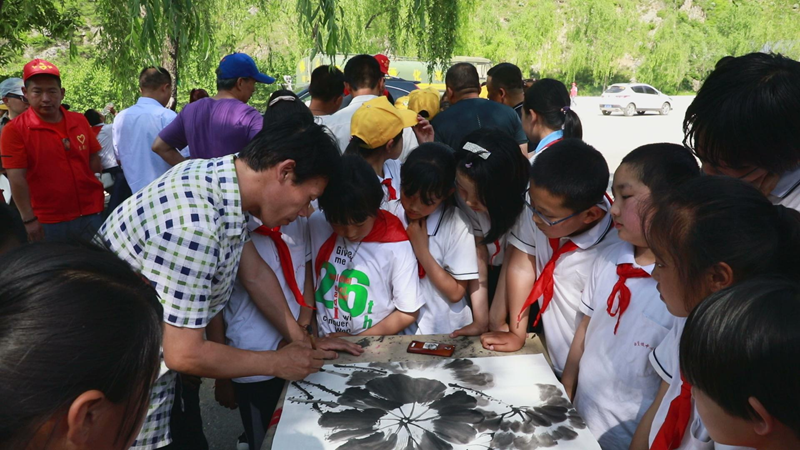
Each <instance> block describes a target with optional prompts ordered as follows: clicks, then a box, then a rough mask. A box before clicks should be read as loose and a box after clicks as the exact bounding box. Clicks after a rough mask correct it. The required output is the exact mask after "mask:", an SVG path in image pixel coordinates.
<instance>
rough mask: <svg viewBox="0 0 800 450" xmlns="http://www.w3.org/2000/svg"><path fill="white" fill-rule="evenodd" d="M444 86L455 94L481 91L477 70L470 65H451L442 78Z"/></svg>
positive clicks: (464, 63) (463, 63)
mask: <svg viewBox="0 0 800 450" xmlns="http://www.w3.org/2000/svg"><path fill="white" fill-rule="evenodd" d="M444 82H445V85H446V86H447V87H448V88H450V89H452V90H453V92H455V93H456V94H467V93H470V92H474V93H479V92H480V91H481V81H480V77H478V69H476V68H475V66H473V65H472V64H470V63H466V62H462V63H458V64H453V65H452V66H451V67H450V68H449V69H447V73H446V74H445V76H444Z"/></svg>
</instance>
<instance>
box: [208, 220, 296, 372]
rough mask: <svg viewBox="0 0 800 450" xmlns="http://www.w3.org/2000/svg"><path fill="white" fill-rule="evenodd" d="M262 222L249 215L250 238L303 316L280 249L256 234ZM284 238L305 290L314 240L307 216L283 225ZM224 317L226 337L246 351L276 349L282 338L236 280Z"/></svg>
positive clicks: (229, 343) (292, 304) (294, 312)
mask: <svg viewBox="0 0 800 450" xmlns="http://www.w3.org/2000/svg"><path fill="white" fill-rule="evenodd" d="M259 225H261V224H260V223H259V222H258V219H255V218H252V217H251V218H250V221H249V222H248V223H247V228H248V229H249V230H250V239H251V240H252V241H253V244H254V245H255V247H256V250H257V251H258V254H259V256H261V258H262V259H263V260H264V261H265V262H266V263H267V264H268V265H269V267H270V268H271V269H272V271H273V272H275V276H276V277H277V278H278V282H279V283H280V285H281V290H282V291H283V295H284V297H286V303H287V304H288V305H289V309H290V310H291V311H292V315H294V318H295V319H297V318H298V317H299V316H300V308H302V306H300V305H299V304H298V303H297V300H296V299H295V297H294V293H292V290H291V289H290V288H289V284H288V283H287V282H286V278H285V277H284V276H283V269H282V268H281V261H280V258H278V249H277V247H276V246H275V243H274V242H272V239H271V238H269V237H267V236H263V235H260V234H258V233H254V232H253V230H255V229H256V228H258V227H259ZM281 234H282V236H281V237H282V239H283V241H284V242H286V246H287V247H288V248H289V253H291V255H292V265H293V266H294V276H295V278H296V279H297V286H298V287H299V288H300V291H301V292H302V291H303V286H304V283H305V280H306V262H308V261H310V260H311V242H310V239H309V235H308V219H306V218H305V217H298V218H297V220H295V221H294V222H292V223H290V224H289V225H285V226H283V227H281ZM223 317H224V318H225V327H226V330H225V340H226V342H227V344H228V345H230V346H231V347H236V348H240V349H243V350H256V351H268V350H277V348H278V343H280V341H281V340H282V339H283V336H281V334H280V332H279V331H278V330H277V329H276V328H275V327H274V326H273V325H272V323H270V321H269V320H267V318H266V317H264V315H263V314H261V311H260V310H259V309H258V307H257V306H256V304H255V303H253V301H252V300H251V299H250V296H249V295H248V294H247V291H246V290H245V289H244V286H242V284H241V283H240V282H239V281H238V280H237V281H236V284H234V286H233V294H231V300H230V301H229V302H228V304H227V305H225V309H224V310H223ZM272 378H273V377H266V376H254V377H244V378H234V379H233V381H236V382H238V383H255V382H257V381H265V380H269V379H272Z"/></svg>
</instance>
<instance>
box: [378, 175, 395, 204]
mask: <svg viewBox="0 0 800 450" xmlns="http://www.w3.org/2000/svg"><path fill="white" fill-rule="evenodd" d="M381 184H382V185H384V186H386V189H387V190H388V191H389V200H397V190H396V189H395V188H394V186H392V179H391V178H384V179H383V180H381Z"/></svg>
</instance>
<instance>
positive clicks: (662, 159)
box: [620, 143, 700, 195]
mask: <svg viewBox="0 0 800 450" xmlns="http://www.w3.org/2000/svg"><path fill="white" fill-rule="evenodd" d="M622 164H627V165H628V166H629V167H630V168H631V169H632V170H633V171H634V172H635V173H636V175H637V178H638V179H639V181H640V182H641V183H642V184H644V185H645V186H647V188H648V189H650V193H651V195H659V194H661V193H664V192H666V191H668V190H670V189H672V188H674V187H675V186H678V185H680V184H681V183H683V182H684V181H686V180H689V179H691V178H694V177H697V176H700V166H698V165H697V160H696V159H695V158H694V156H693V155H692V152H691V151H689V149H687V148H686V147H683V146H681V145H678V144H668V143H660V144H647V145H643V146H641V147H638V148H636V149H635V150H633V151H632V152H630V153H628V154H627V155H625V157H624V158H622V162H621V163H620V165H622Z"/></svg>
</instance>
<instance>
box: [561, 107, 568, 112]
mask: <svg viewBox="0 0 800 450" xmlns="http://www.w3.org/2000/svg"><path fill="white" fill-rule="evenodd" d="M567 111H569V106H565V107H563V108H561V112H562V113H564V114H566V113H567Z"/></svg>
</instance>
